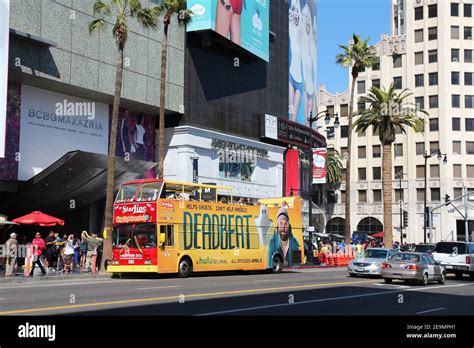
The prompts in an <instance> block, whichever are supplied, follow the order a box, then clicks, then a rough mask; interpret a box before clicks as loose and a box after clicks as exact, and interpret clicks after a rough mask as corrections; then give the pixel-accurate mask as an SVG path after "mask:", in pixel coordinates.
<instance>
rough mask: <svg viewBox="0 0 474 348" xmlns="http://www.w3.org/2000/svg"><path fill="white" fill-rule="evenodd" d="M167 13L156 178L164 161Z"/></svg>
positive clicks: (162, 47)
mask: <svg viewBox="0 0 474 348" xmlns="http://www.w3.org/2000/svg"><path fill="white" fill-rule="evenodd" d="M167 16H168V15H167V14H165V19H164V30H163V41H162V43H161V81H160V126H159V132H158V136H159V139H158V178H159V179H163V173H164V162H165V93H166V64H167V55H168V26H169V19H168V20H167Z"/></svg>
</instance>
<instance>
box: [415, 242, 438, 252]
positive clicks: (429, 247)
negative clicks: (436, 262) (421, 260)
mask: <svg viewBox="0 0 474 348" xmlns="http://www.w3.org/2000/svg"><path fill="white" fill-rule="evenodd" d="M435 247H436V244H423V243H421V244H417V245H416V246H415V250H413V251H415V252H417V253H428V254H429V253H432V252H433V250H434V249H435Z"/></svg>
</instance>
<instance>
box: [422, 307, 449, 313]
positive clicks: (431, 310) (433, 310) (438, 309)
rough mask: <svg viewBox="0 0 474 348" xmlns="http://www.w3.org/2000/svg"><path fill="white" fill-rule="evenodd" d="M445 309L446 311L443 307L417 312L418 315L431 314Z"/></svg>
mask: <svg viewBox="0 0 474 348" xmlns="http://www.w3.org/2000/svg"><path fill="white" fill-rule="evenodd" d="M443 309H445V308H444V307H441V308H435V309H429V310H427V311H422V312H416V314H424V313H430V312H435V311H442V310H443Z"/></svg>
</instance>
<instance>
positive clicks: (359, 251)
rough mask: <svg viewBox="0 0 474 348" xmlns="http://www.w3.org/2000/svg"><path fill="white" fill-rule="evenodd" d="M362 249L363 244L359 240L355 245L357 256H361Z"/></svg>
mask: <svg viewBox="0 0 474 348" xmlns="http://www.w3.org/2000/svg"><path fill="white" fill-rule="evenodd" d="M363 251H364V246H363V245H362V243H361V241H359V242H358V243H357V245H356V252H357V257H361V256H362V252H363Z"/></svg>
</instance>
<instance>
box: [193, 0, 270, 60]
mask: <svg viewBox="0 0 474 348" xmlns="http://www.w3.org/2000/svg"><path fill="white" fill-rule="evenodd" d="M187 7H188V9H189V10H191V11H192V13H193V14H192V19H191V22H190V23H189V24H188V25H187V31H188V32H190V31H200V30H213V31H215V32H216V33H218V34H220V35H222V36H224V37H225V38H227V39H229V40H231V41H232V42H233V43H235V44H236V45H239V46H241V47H242V48H244V49H246V50H247V51H249V52H251V53H253V54H255V55H256V56H258V57H260V58H261V59H263V60H265V61H267V62H268V61H269V26H270V0H188V2H187Z"/></svg>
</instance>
